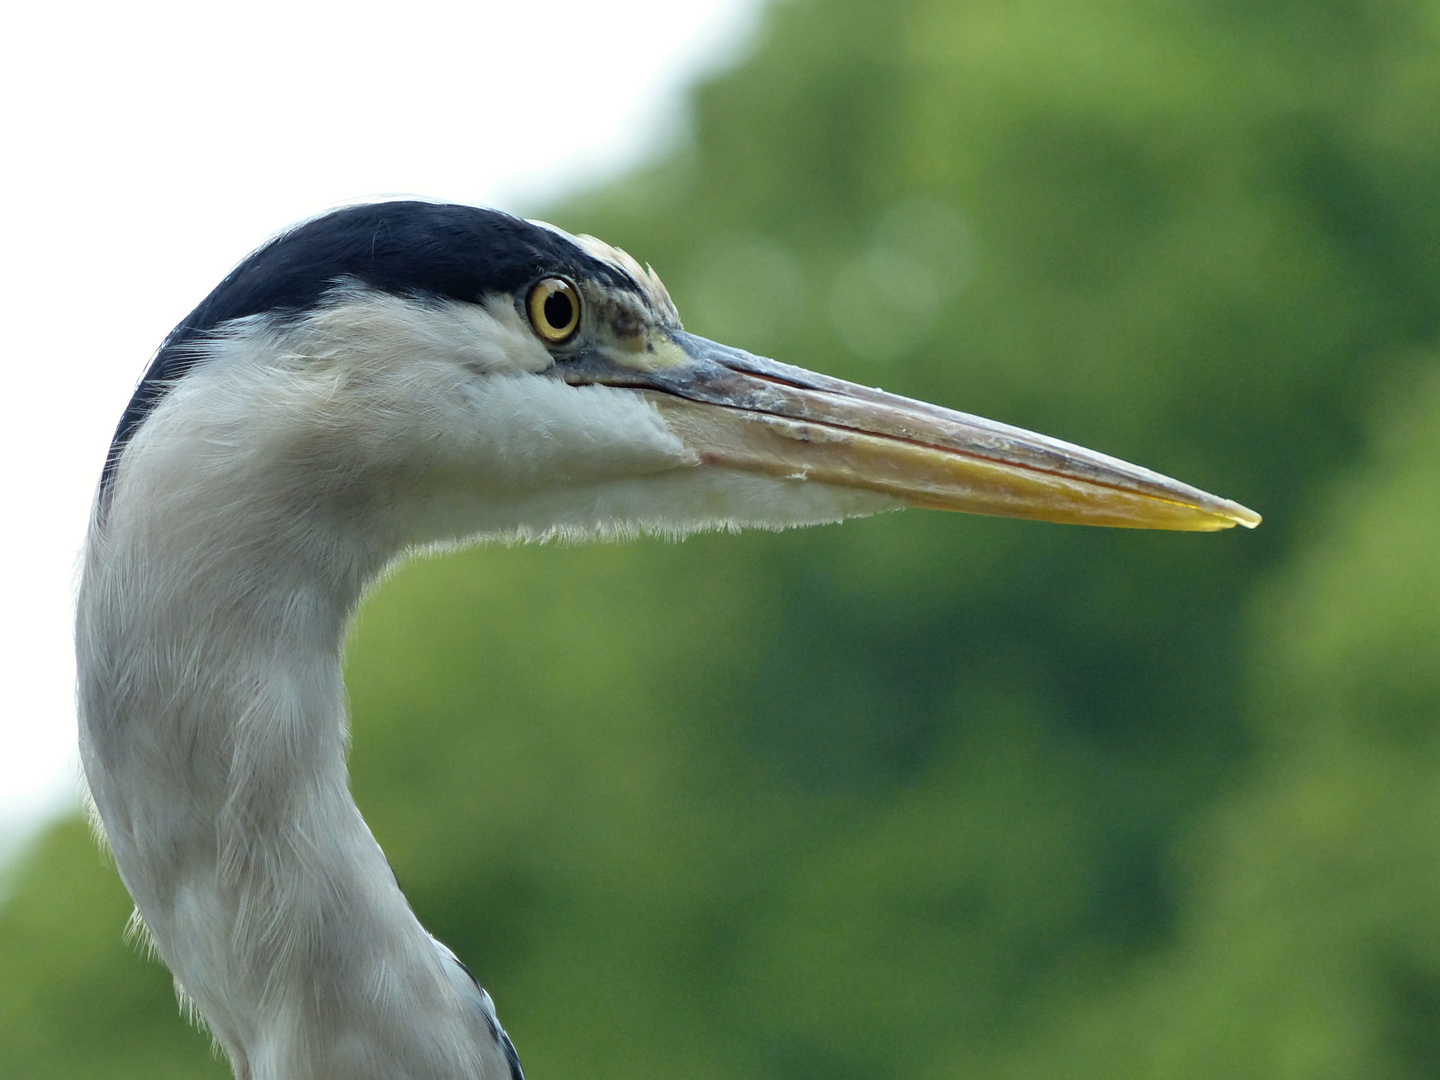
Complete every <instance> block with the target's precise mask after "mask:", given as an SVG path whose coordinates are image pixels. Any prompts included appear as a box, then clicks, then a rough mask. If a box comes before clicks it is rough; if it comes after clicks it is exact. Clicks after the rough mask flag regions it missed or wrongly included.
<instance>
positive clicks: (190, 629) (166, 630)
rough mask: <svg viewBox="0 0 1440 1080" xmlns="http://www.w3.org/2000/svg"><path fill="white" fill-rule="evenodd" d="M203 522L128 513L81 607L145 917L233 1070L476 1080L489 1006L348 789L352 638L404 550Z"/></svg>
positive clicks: (97, 768) (82, 639) (331, 534)
mask: <svg viewBox="0 0 1440 1080" xmlns="http://www.w3.org/2000/svg"><path fill="white" fill-rule="evenodd" d="M122 494H123V493H122ZM195 497H197V498H198V497H200V493H198V492H197V493H196V494H195ZM172 509H173V508H172ZM202 510H203V508H197V507H190V508H187V510H186V512H183V513H170V514H159V515H157V514H155V513H148V514H145V515H140V514H137V513H134V512H131V510H130V505H128V504H126V503H124V502H123V501H121V500H120V499H119V498H117V501H116V502H115V503H114V504H113V505H112V507H111V510H110V513H109V515H108V518H107V520H106V522H105V523H104V525H103V526H99V525H97V526H96V527H95V528H94V529H93V530H92V535H91V538H90V545H89V550H88V553H87V562H86V568H85V575H84V580H83V583H82V587H81V592H80V597H79V606H78V617H77V652H78V657H79V669H80V672H81V679H80V687H79V700H80V726H81V750H82V757H83V760H84V766H85V771H86V776H87V778H88V780H89V784H90V788H91V792H92V796H93V799H94V803H95V807H96V810H97V812H98V816H99V818H100V819H101V821H102V822H103V826H104V830H105V832H106V834H107V836H108V839H109V842H110V845H111V848H112V849H113V851H114V854H115V860H116V863H117V865H118V867H119V870H120V873H121V875H122V877H123V878H124V880H125V884H126V885H127V887H128V888H129V890H130V892H131V894H132V895H133V896H134V897H135V900H136V909H137V913H138V915H139V917H140V918H142V919H143V920H144V925H145V926H146V927H147V928H148V930H149V933H150V936H151V937H152V938H153V941H154V944H155V947H156V949H157V950H158V952H159V953H160V955H161V957H162V958H163V959H164V960H165V962H166V963H167V964H168V965H169V966H170V968H171V970H172V971H173V972H174V974H175V976H176V982H177V985H179V986H180V987H183V989H184V991H185V993H187V994H188V995H189V996H190V998H191V999H193V1001H194V1002H195V1004H196V1006H197V1007H198V1009H199V1011H200V1012H201V1013H202V1014H203V1015H204V1016H205V1018H206V1020H207V1021H208V1022H209V1023H210V1025H211V1027H212V1029H213V1031H214V1032H215V1035H216V1036H217V1038H218V1039H219V1041H220V1042H221V1044H222V1045H223V1046H224V1047H225V1049H226V1050H227V1052H229V1054H230V1056H231V1058H232V1061H234V1063H235V1065H236V1070H237V1074H238V1075H240V1076H241V1077H245V1078H249V1080H271V1078H277V1080H278V1078H279V1077H285V1078H286V1080H309V1078H315V1080H319V1078H321V1077H326V1078H328V1077H332V1076H333V1077H337V1078H338V1077H341V1076H344V1077H347V1078H351V1080H366V1078H370V1077H372V1076H373V1077H377V1078H378V1077H380V1076H400V1075H405V1076H417V1077H418V1076H425V1077H429V1076H431V1075H434V1076H435V1077H441V1076H446V1077H471V1076H475V1077H479V1076H482V1075H484V1072H483V1069H482V1063H481V1057H482V1054H481V1050H480V1049H477V1045H478V1042H477V1040H478V1037H479V1035H480V1033H481V1032H482V1031H483V1025H480V1024H477V1023H476V1020H477V1017H476V1016H475V1015H474V1010H475V1005H476V1001H477V1000H478V991H475V990H473V989H471V990H470V1000H468V1001H467V1000H463V998H464V996H465V992H466V990H467V987H468V983H467V982H466V981H465V980H464V979H463V978H459V977H458V969H456V970H455V971H451V970H449V969H450V968H451V966H452V965H450V964H448V963H446V962H445V960H444V954H443V953H442V952H441V951H440V950H439V949H438V948H437V947H436V945H435V943H434V942H433V940H432V939H430V937H429V935H428V934H426V932H425V931H424V929H423V928H422V927H421V926H420V924H419V923H418V921H416V919H415V917H414V915H413V914H412V913H411V911H410V909H409V906H408V904H407V903H406V901H405V898H404V896H403V895H402V894H401V892H400V890H399V888H398V886H397V885H396V883H395V880H394V876H393V875H392V874H391V872H390V870H389V867H388V864H387V863H386V860H385V857H384V855H383V853H382V852H381V850H380V848H379V846H378V845H377V844H376V842H375V840H374V838H373V837H372V836H371V834H370V831H369V829H368V828H367V827H366V825H365V823H364V821H363V819H362V818H361V816H360V813H359V810H358V809H357V808H356V806H355V803H354V801H353V799H352V798H351V795H350V792H349V784H348V776H347V772H346V767H345V747H346V716H345V693H344V685H343V681H342V677H341V660H342V648H343V640H344V633H345V628H346V625H347V622H348V620H349V618H350V616H351V614H352V612H353V611H354V609H355V607H356V605H357V604H358V600H359V597H360V595H361V591H362V589H363V587H364V585H365V584H366V583H367V582H368V581H369V580H371V579H372V578H373V577H374V576H375V574H376V573H378V572H379V571H380V570H381V569H382V568H383V566H384V565H385V563H386V561H387V560H388V558H389V556H390V554H391V553H390V552H388V551H386V550H385V549H384V547H383V546H381V545H371V546H370V547H357V546H355V545H354V544H347V543H346V542H344V541H343V540H342V539H340V538H341V537H342V536H343V535H344V533H343V532H342V531H341V530H339V529H336V530H333V531H331V530H328V529H326V528H325V527H324V526H323V523H317V522H314V521H310V522H307V523H306V528H305V530H304V531H303V533H302V532H301V530H299V529H297V528H294V527H293V526H292V527H288V528H287V527H285V526H284V525H283V524H277V521H279V520H281V519H278V518H277V517H275V516H271V515H266V514H263V513H260V514H251V515H239V516H238V520H239V521H242V522H248V523H249V524H248V525H241V526H239V527H235V526H234V525H233V522H234V521H235V520H237V518H233V517H232V519H231V520H232V525H231V527H228V528H225V529H223V530H222V529H219V528H216V527H215V526H214V524H213V521H214V518H213V516H212V517H207V515H206V514H205V513H203V512H202ZM165 520H169V521H178V522H186V523H189V524H185V525H182V526H180V527H178V528H170V529H165V528H161V527H159V526H158V525H157V524H156V522H157V521H165ZM207 522H210V523H211V524H207ZM351 524H352V529H353V523H351ZM416 1017H423V1018H424V1025H425V1030H424V1031H418V1030H413V1028H414V1025H415V1023H416V1021H415V1019H414V1018H416ZM421 1043H423V1044H424V1049H422V1050H415V1046H416V1045H418V1044H421ZM402 1052H408V1053H410V1054H412V1056H413V1057H414V1060H407V1062H406V1064H405V1066H404V1069H405V1071H401V1069H400V1068H398V1067H397V1066H396V1060H395V1059H394V1055H395V1054H398V1053H402ZM427 1059H433V1066H434V1067H433V1070H429V1071H426V1070H420V1071H417V1070H416V1068H415V1061H423V1060H427Z"/></svg>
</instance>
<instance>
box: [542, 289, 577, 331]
mask: <svg viewBox="0 0 1440 1080" xmlns="http://www.w3.org/2000/svg"><path fill="white" fill-rule="evenodd" d="M574 317H575V305H574V304H572V303H571V302H570V297H568V296H567V295H565V294H564V293H563V292H560V291H559V290H558V289H557V290H556V291H555V292H552V293H551V294H550V295H549V296H547V297H546V298H545V321H546V322H548V323H549V324H550V325H551V326H553V327H554V328H555V329H556V330H564V329H565V328H566V327H568V326H569V325H570V320H571V319H573V318H574Z"/></svg>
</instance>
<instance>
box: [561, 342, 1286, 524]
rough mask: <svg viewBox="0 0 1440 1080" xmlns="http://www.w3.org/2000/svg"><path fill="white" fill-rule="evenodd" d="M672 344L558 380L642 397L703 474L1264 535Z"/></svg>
mask: <svg viewBox="0 0 1440 1080" xmlns="http://www.w3.org/2000/svg"><path fill="white" fill-rule="evenodd" d="M671 337H672V340H673V342H674V345H675V346H676V347H677V348H676V349H675V350H673V351H672V350H670V349H663V350H660V351H658V352H657V353H655V354H644V356H643V357H642V356H641V355H639V354H637V355H636V357H635V360H634V362H633V366H632V362H629V360H630V358H629V357H627V358H626V361H627V362H623V363H619V362H615V361H613V360H610V359H607V358H606V357H604V356H603V355H601V354H599V353H590V354H587V355H585V356H582V357H577V358H576V359H575V360H574V361H571V362H567V363H565V364H562V365H558V366H557V367H558V368H559V370H557V372H556V373H557V374H559V375H561V377H563V378H565V379H566V381H568V382H572V383H577V384H580V383H604V384H607V385H611V386H624V387H629V388H632V389H635V390H640V391H643V392H645V393H646V394H647V396H649V397H650V399H651V400H652V401H653V402H654V403H655V405H656V407H657V408H658V409H659V410H660V412H661V414H662V415H663V416H664V417H665V419H666V421H667V422H668V423H669V424H670V426H671V427H672V428H673V429H674V430H675V431H676V432H677V433H678V434H679V435H680V437H681V438H682V439H683V440H684V442H685V444H686V445H687V446H689V447H690V448H691V449H693V450H694V451H695V452H696V453H697V454H698V455H699V456H700V459H701V461H702V462H704V463H706V464H713V465H719V466H723V467H726V468H732V469H741V470H746V471H750V472H758V473H765V474H768V475H772V476H784V477H794V478H797V479H799V478H804V479H808V480H815V481H820V482H823V483H827V484H835V485H839V486H842V487H853V488H865V489H868V490H872V491H878V492H883V493H885V494H888V495H891V496H894V497H896V498H898V499H901V500H903V501H904V502H907V503H909V504H910V505H912V506H921V507H929V508H932V509H937V510H960V511H964V512H967V513H972V514H992V515H997V516H1001V517H1017V518H1033V519H1036V520H1040V521H1058V522H1066V523H1072V524H1080V525H1111V526H1118V527H1121V528H1131V529H1181V530H1187V531H1200V532H1210V531H1214V530H1217V529H1228V528H1231V527H1232V526H1235V525H1243V526H1245V527H1246V528H1249V529H1253V528H1254V527H1255V526H1256V525H1258V524H1260V515H1259V514H1257V513H1255V512H1254V511H1253V510H1249V509H1246V508H1245V507H1244V506H1241V505H1240V504H1239V503H1235V502H1231V501H1230V500H1229V499H1222V498H1219V497H1217V496H1215V495H1210V494H1208V493H1207V492H1204V491H1201V490H1200V489H1199V488H1193V487H1191V486H1190V485H1189V484H1182V483H1181V482H1180V481H1178V480H1172V479H1170V478H1169V477H1168V476H1162V475H1160V474H1159V473H1155V472H1151V471H1150V470H1149V469H1144V468H1141V467H1140V466H1138V465H1131V464H1129V463H1128V462H1125V461H1121V460H1119V459H1117V458H1112V457H1108V456H1106V455H1105V454H1098V453H1096V452H1095V451H1093V450H1086V449H1085V448H1084V447H1080V446H1076V445H1074V444H1072V443H1067V442H1062V441H1060V440H1059V439H1052V438H1050V437H1049V436H1046V435H1039V434H1036V433H1035V432H1033V431H1026V430H1024V429H1023V428H1018V427H1011V426H1010V425H1009V424H1001V423H997V422H995V421H993V420H986V419H983V418H982V417H978V416H971V415H969V414H967V413H962V412H955V411H953V410H950V409H943V408H941V407H939V406H938V405H930V404H927V403H926V402H923V401H914V400H912V399H910V398H904V397H899V396H897V395H895V394H887V393H885V392H884V391H882V390H874V389H871V388H869V387H864V386H859V385H856V384H855V383H850V382H845V381H844V380H842V379H833V378H830V377H829V376H826V375H820V374H817V373H815V372H813V371H807V370H805V369H804V368H798V367H792V366H791V365H789V364H781V363H779V362H777V361H774V360H768V359H765V358H764V357H759V356H752V355H751V354H750V353H747V352H743V351H741V350H739V349H732V348H730V347H728V346H725V345H720V344H718V343H716V342H713V341H707V340H706V339H705V338H700V337H695V336H694V335H692V334H687V333H684V332H683V331H674V332H672V335H671ZM682 354H683V355H682Z"/></svg>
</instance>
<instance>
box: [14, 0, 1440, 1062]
mask: <svg viewBox="0 0 1440 1080" xmlns="http://www.w3.org/2000/svg"><path fill="white" fill-rule="evenodd" d="M693 113H694V129H693V137H692V138H691V139H690V140H689V141H687V142H686V143H685V145H684V146H682V147H680V148H678V149H676V150H674V151H673V152H672V153H670V154H669V155H668V156H667V157H666V158H665V159H664V160H663V161H660V162H658V163H657V164H655V165H654V166H653V167H650V168H647V169H645V170H643V171H641V172H640V173H639V174H638V175H633V176H630V177H627V178H625V179H624V180H623V181H621V182H618V183H615V184H613V185H611V186H609V187H607V188H605V189H604V190H600V191H597V192H593V193H590V194H588V195H586V196H584V197H582V198H578V199H575V200H573V201H571V202H569V203H568V204H566V205H564V206H561V207H557V208H550V210H549V213H548V215H547V216H549V217H551V218H552V219H554V220H556V221H557V222H558V223H560V224H562V225H564V226H566V227H568V228H571V229H574V230H576V231H586V232H593V233H595V234H597V235H600V236H603V237H605V238H606V239H608V240H610V241H612V242H614V243H617V244H620V245H621V246H623V247H625V248H627V249H628V250H630V251H631V252H633V253H634V254H636V255H637V256H638V257H639V258H640V259H641V260H642V261H649V262H651V263H653V264H654V266H655V267H656V269H657V270H658V271H659V273H660V274H661V276H662V277H664V278H665V280H666V282H667V284H668V285H669V286H670V289H671V292H672V294H673V295H674V297H675V299H676V302H677V303H678V305H679V307H680V310H681V312H682V313H683V314H684V316H685V318H686V324H687V327H688V328H689V329H691V330H694V331H696V332H698V333H701V334H706V335H709V336H713V337H718V338H721V339H723V340H726V341H729V342H731V343H734V344H738V345H742V346H745V347H748V348H751V349H753V350H755V351H759V352H765V353H768V354H770V355H774V356H777V357H779V358H781V359H785V360H788V361H790V362H793V363H797V364H802V365H805V366H809V367H816V368H819V369H822V370H825V371H828V372H832V373H834V374H837V375H841V376H845V377H848V378H851V379H856V380H858V381H861V382H865V383H869V384H880V385H884V386H885V387H886V388H887V389H891V390H896V391H899V392H902V393H906V394H910V395H913V396H919V397H924V398H928V399H931V400H935V401H938V402H942V403H945V404H949V405H953V406H956V407H960V408H963V409H966V410H969V411H974V412H980V413H983V414H986V415H989V416H994V417H996V418H999V419H1004V420H1008V421H1012V422H1015V423H1020V424H1023V425H1025V426H1028V427H1034V428H1038V429H1040V430H1043V431H1046V432H1048V433H1050V434H1054V435H1057V436H1060V437H1063V438H1068V439H1072V440H1074V441H1078V442H1081V443H1084V444H1086V445H1089V446H1093V447H1095V448H1097V449H1101V450H1105V451H1107V452H1110V453H1114V454H1117V455H1119V456H1122V457H1126V458H1129V459H1131V460H1136V461H1139V462H1141V463H1144V464H1146V465H1149V466H1151V467H1154V468H1156V469H1159V470H1161V471H1163V472H1166V473H1170V474H1172V475H1176V476H1179V477H1181V478H1183V479H1185V480H1187V481H1190V482H1192V483H1195V484H1197V485H1199V486H1201V487H1205V488H1208V489H1210V490H1213V491H1216V492H1218V493H1220V494H1223V495H1227V496H1231V497H1234V498H1236V499H1239V500H1241V501H1243V502H1245V503H1247V504H1248V505H1250V506H1253V507H1255V508H1256V509H1258V510H1260V511H1261V512H1262V513H1264V514H1265V515H1266V522H1265V524H1264V526H1263V527H1262V528H1261V529H1260V530H1259V531H1258V532H1256V533H1253V534H1242V533H1239V532H1238V531H1237V532H1232V533H1226V534H1223V535H1219V536H1194V535H1179V534H1147V533H1134V534H1132V533H1126V532H1117V531H1109V530H1082V529H1075V528H1066V527H1059V526H1047V525H1036V524H1030V523H1022V522H1010V521H1000V520H989V519H979V518H962V517H958V516H947V515H940V514H933V513H923V512H909V513H904V514H893V515H888V516H884V517H881V518H877V519H871V520H867V521H861V522H854V523H850V524H847V525H845V526H843V527H840V528H831V529H821V530H809V531H803V532H794V533H787V534H781V535H771V534H751V535H746V536H743V537H738V538H737V537H733V536H702V537H697V538H693V539H691V540H688V541H686V542H685V543H684V544H680V545H675V544H667V543H663V542H660V541H643V542H639V543H634V544H629V545H624V546H609V547H594V548H584V547H558V546H549V547H532V548H520V549H482V550H475V551H471V552H468V553H465V554H461V555H457V556H451V557H447V558H444V559H439V560H432V561H424V562H419V563H416V564H413V565H411V566H410V567H409V568H407V569H406V570H404V571H403V572H402V573H400V574H398V575H397V576H396V577H395V578H394V579H393V580H392V581H390V582H389V583H388V584H387V585H386V586H385V587H384V588H383V589H382V590H380V591H379V592H378V593H377V594H376V595H375V596H374V597H373V598H372V599H371V600H370V602H369V603H368V604H367V605H366V607H365V610H364V611H363V613H362V615H361V618H360V621H359V624H358V627H357V629H356V631H355V634H354V637H353V640H352V644H351V648H350V654H349V658H350V665H349V672H348V679H349V685H350V688H351V692H352V697H353V712H354V728H355V732H356V740H355V751H354V755H353V759H352V766H353V773H354V787H355V792H356V796H357V798H358V800H359V802H360V805H361V807H362V808H363V809H364V811H365V814H366V816H367V818H368V820H369V821H370V823H371V826H372V827H373V829H374V831H375V833H376V834H377V836H378V837H379V839H380V841H381V843H382V844H383V845H384V847H385V849H386V851H387V852H388V853H389V856H390V858H391V860H392V862H393V864H394V866H395V869H396V871H397V873H398V875H399V878H400V880H401V882H402V884H403V885H404V886H405V888H406V891H407V893H408V895H409V896H410V898H411V900H412V902H413V904H414V906H415V908H416V910H417V911H418V913H419V914H420V917H421V918H422V920H423V921H424V922H425V923H426V924H427V925H428V926H429V927H431V929H433V931H434V932H435V933H436V934H437V936H439V937H440V938H441V939H442V940H444V941H447V942H448V943H449V944H451V945H452V946H453V947H454V948H455V950H456V951H457V952H458V953H459V954H460V956H461V957H462V958H464V959H465V960H466V961H468V962H469V963H470V964H471V966H473V967H474V968H475V969H476V971H477V972H478V973H479V974H480V975H481V977H482V979H483V980H484V981H485V983H486V984H487V986H489V988H490V989H491V991H492V993H493V994H494V996H495V998H496V1000H497V1002H498V1004H499V1008H500V1012H501V1015H502V1016H503V1017H504V1019H505V1022H506V1024H507V1026H508V1027H509V1029H510V1032H511V1034H512V1035H513V1036H514V1038H515V1041H516V1043H517V1044H518V1046H519V1049H520V1052H521V1056H522V1058H523V1060H524V1062H525V1066H526V1070H527V1074H528V1075H529V1076H530V1077H531V1078H532V1080H545V1078H547V1077H548V1078H557V1077H578V1076H584V1077H589V1078H592V1080H603V1078H615V1080H621V1078H625V1080H635V1078H642V1077H681V1076H683V1077H686V1078H707V1077H715V1078H719V1077H727V1078H730V1077H753V1078H757V1080H822V1078H823V1080H883V1078H891V1077H895V1078H900V1077H904V1078H907V1080H911V1078H925V1080H929V1078H935V1080H940V1078H959V1077H965V1078H970V1077H975V1078H992V1077H993V1078H997V1080H998V1078H1010V1077H1016V1078H1018V1077H1037V1076H1046V1077H1053V1078H1066V1077H1093V1078H1097V1080H1098V1078H1107V1080H1110V1078H1125V1077H1196V1078H1200V1077H1206V1078H1210V1077H1217V1076H1224V1077H1231V1078H1245V1077H1257V1078H1258V1077H1265V1078H1275V1077H1281V1078H1288V1077H1296V1078H1301V1077H1303V1078H1332V1077H1333V1078H1351V1077H1353V1078H1367V1080H1372V1078H1395V1080H1411V1078H1421V1077H1440V662H1437V656H1440V363H1437V356H1436V353H1435V351H1434V350H1435V348H1436V345H1437V330H1440V4H1437V3H1434V2H1429V0H1368V2H1362V0H1303V2H1302V0H1171V2H1164V3H1162V2H1158V0H1005V2H998V0H996V2H981V0H945V2H938V0H869V2H860V0H826V2H811V3H806V2H794V0H790V2H786V0H781V2H780V3H777V4H776V5H775V6H773V7H772V8H771V9H770V11H769V14H768V16H767V18H766V22H765V26H764V30H763V33H762V35H761V38H760V41H759V43H758V45H757V47H756V48H755V50H754V51H753V52H752V53H751V54H750V55H749V57H748V58H747V59H745V60H744V61H743V62H742V63H741V65H740V66H739V67H738V68H737V69H735V70H732V71H729V72H727V73H725V74H723V75H720V76H718V77H715V78H713V79H711V80H710V81H709V82H707V83H706V84H705V85H702V86H700V87H699V88H697V90H696V91H695V93H694V95H693ZM9 897H10V898H9V900H8V901H7V902H6V903H5V905H4V907H3V909H0V1077H4V1078H6V1080H10V1078H16V1080H31V1078H36V1080H38V1078H51V1077H54V1078H65V1080H73V1078H76V1077H96V1078H100V1077H103V1078H112V1077H113V1078H126V1077H137V1078H138V1077H145V1078H149V1080H163V1078H171V1077H176V1078H178V1077H194V1078H200V1077H220V1076H223V1075H225V1074H226V1070H225V1069H224V1068H223V1067H222V1066H221V1065H219V1064H217V1063H216V1062H214V1061H213V1060H211V1059H210V1058H209V1056H208V1049H207V1040H206V1038H205V1037H204V1036H203V1035H202V1034H200V1033H197V1032H196V1031H194V1030H193V1029H190V1028H188V1027H186V1026H185V1025H184V1024H183V1023H182V1022H181V1021H180V1020H178V1019H177V1018H176V1015H175V1014H176V1007H175V1003H174V999H173V997H172V994H171V991H170V988H169V978H168V976H167V974H166V973H165V972H164V970H163V969H162V968H161V967H159V966H158V965H156V964H154V963H152V962H150V961H148V960H145V959H143V958H142V957H140V956H138V955H137V954H136V952H135V951H134V950H133V949H131V948H130V947H129V946H127V945H126V944H125V943H124V942H123V941H122V939H121V930H122V928H123V926H124V923H125V919H126V916H127V914H128V911H129V904H128V902H127V899H126V897H125V896H124V894H123V891H122V890H121V888H120V885H119V883H118V880H117V879H116V877H115V874H114V872H113V870H112V869H110V868H108V867H107V866H106V865H105V864H104V862H103V860H102V859H101V858H100V857H99V856H98V854H97V853H96V851H95V849H94V846H93V844H92V842H91V841H90V839H89V838H88V836H87V835H86V833H85V830H84V827H83V826H82V825H80V824H79V823H76V822H62V823H60V824H58V825H56V826H55V827H54V828H53V829H52V830H50V832H49V833H48V834H47V835H46V836H45V837H44V838H43V840H42V841H41V842H39V843H38V844H37V845H36V846H35V847H34V849H33V850H32V852H31V854H30V856H29V858H28V860H27V861H26V862H25V863H24V864H23V865H21V866H19V867H18V868H16V869H15V870H13V871H12V875H11V881H10V882H9Z"/></svg>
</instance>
